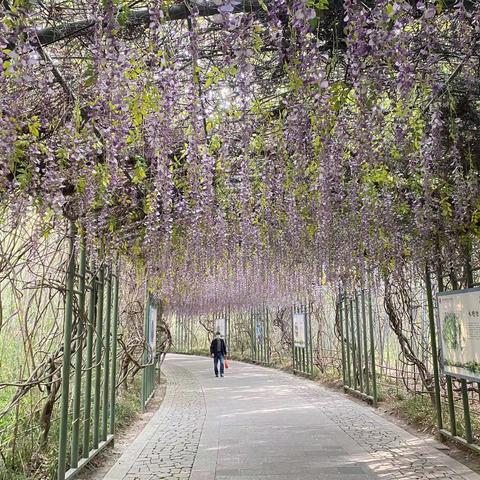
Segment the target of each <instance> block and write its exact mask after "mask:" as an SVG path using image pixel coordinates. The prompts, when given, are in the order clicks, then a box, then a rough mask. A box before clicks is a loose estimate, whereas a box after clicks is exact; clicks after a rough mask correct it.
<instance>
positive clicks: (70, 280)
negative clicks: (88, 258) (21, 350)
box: [57, 223, 75, 480]
mask: <svg viewBox="0 0 480 480" xmlns="http://www.w3.org/2000/svg"><path fill="white" fill-rule="evenodd" d="M66 283H67V285H66V286H67V295H66V300H65V324H64V327H63V365H62V397H61V407H60V436H59V451H58V470H57V478H58V480H64V479H65V470H66V459H67V433H68V404H69V390H70V361H71V349H72V324H73V296H74V283H75V227H74V225H73V223H71V224H70V231H69V252H68V273H67V278H66Z"/></svg>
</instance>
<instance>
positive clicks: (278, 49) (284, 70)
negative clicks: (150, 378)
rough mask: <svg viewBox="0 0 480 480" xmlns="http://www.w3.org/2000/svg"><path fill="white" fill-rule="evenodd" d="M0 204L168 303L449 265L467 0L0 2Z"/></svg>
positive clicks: (466, 161) (221, 301)
mask: <svg viewBox="0 0 480 480" xmlns="http://www.w3.org/2000/svg"><path fill="white" fill-rule="evenodd" d="M2 8H3V11H2V15H1V16H0V91H1V95H0V160H1V162H0V175H1V178H0V194H1V196H2V201H4V202H7V201H8V202H10V203H11V204H12V208H15V209H16V210H17V211H18V213H19V215H21V213H22V211H25V210H26V207H27V206H28V208H35V209H37V210H38V213H39V219H40V220H39V221H41V222H44V223H48V222H51V221H52V218H55V217H56V216H57V215H62V216H66V217H67V218H69V219H71V220H72V221H75V222H76V223H77V226H78V228H79V229H81V230H82V231H83V232H85V235H86V237H87V240H88V242H90V243H91V244H95V243H98V242H100V241H101V242H104V243H105V245H107V250H108V251H109V252H114V251H119V252H121V253H122V254H123V255H125V256H128V257H130V258H132V257H133V258H135V259H137V261H139V262H141V264H143V265H145V266H146V268H147V271H148V272H149V275H150V277H151V279H152V284H153V285H154V288H155V289H156V290H157V291H158V292H159V294H160V295H161V296H162V297H163V298H164V299H165V300H166V301H167V302H168V303H170V304H171V305H172V306H174V307H175V306H176V307H177V308H179V309H186V310H189V311H196V312H208V311H212V310H214V309H219V308H222V307H224V306H225V305H227V304H228V305H239V306H241V305H242V304H246V303H248V302H251V301H252V299H255V301H258V302H260V301H270V302H277V301H284V300H288V299H292V298H295V297H296V296H297V295H303V294H305V292H307V291H309V290H310V289H311V288H312V287H313V286H315V285H319V284H322V283H326V282H329V283H332V284H336V282H338V281H342V282H356V281H366V279H367V277H368V276H369V275H370V274H372V273H375V272H380V273H382V272H383V273H385V272H388V271H390V270H392V269H395V268H396V266H398V265H402V264H405V263H412V264H418V265H424V264H425V262H434V261H436V259H438V258H440V257H443V258H453V257H454V256H455V255H457V252H458V251H460V250H461V249H462V246H463V245H464V244H465V243H466V242H467V241H470V239H471V238H472V237H475V236H476V235H477V233H478V228H479V219H480V203H479V200H480V196H479V179H478V173H479V166H480V156H479V155H480V138H479V131H478V129H479V125H480V122H479V120H480V90H479V87H480V83H479V82H480V80H479V79H480V76H479V67H480V64H479V52H480V48H479V46H480V45H479V40H480V23H479V22H480V5H479V2H476V1H464V2H461V1H458V2H457V1H450V0H443V1H442V0H439V1H418V2H417V1H407V0H400V1H393V0H391V1H386V0H381V1H366V2H365V1H364V2H361V1H357V0H343V1H341V0H293V1H286V0H252V1H246V0H245V1H242V0H212V1H205V0H198V1H195V0H186V1H185V2H183V3H171V2H158V1H151V2H142V1H140V2H137V1H133V0H132V1H126V0H115V1H114V0H104V1H98V0H79V1H75V2H71V1H66V0H64V1H62V0H50V1H48V0H47V1H41V2H40V1H36V2H33V1H29V0H3V4H2Z"/></svg>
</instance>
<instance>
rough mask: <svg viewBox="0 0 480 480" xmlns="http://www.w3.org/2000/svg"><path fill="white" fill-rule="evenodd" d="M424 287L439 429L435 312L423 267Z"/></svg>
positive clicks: (427, 272)
mask: <svg viewBox="0 0 480 480" xmlns="http://www.w3.org/2000/svg"><path fill="white" fill-rule="evenodd" d="M425 287H426V290H427V304H428V319H429V326H430V343H431V345H432V364H433V378H434V384H435V408H436V411H437V425H438V428H439V429H440V430H441V429H442V428H443V418H442V404H441V398H440V376H439V371H438V350H437V335H436V329H435V312H434V310H433V293H432V279H431V277H430V270H429V269H428V267H425Z"/></svg>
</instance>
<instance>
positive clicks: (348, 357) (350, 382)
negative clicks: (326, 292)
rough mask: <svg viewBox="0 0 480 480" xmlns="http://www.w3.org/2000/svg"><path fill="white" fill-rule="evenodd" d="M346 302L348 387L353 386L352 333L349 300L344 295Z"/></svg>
mask: <svg viewBox="0 0 480 480" xmlns="http://www.w3.org/2000/svg"><path fill="white" fill-rule="evenodd" d="M343 300H344V302H345V344H346V345H345V346H346V350H347V373H348V386H349V387H351V386H352V369H351V366H350V333H349V322H350V319H349V316H348V298H347V296H346V295H344V299H343Z"/></svg>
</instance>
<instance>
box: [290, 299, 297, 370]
mask: <svg viewBox="0 0 480 480" xmlns="http://www.w3.org/2000/svg"><path fill="white" fill-rule="evenodd" d="M294 314H295V305H293V306H292V312H291V317H290V322H291V327H292V370H293V371H294V372H295V370H296V369H297V365H296V353H297V352H296V351H295V350H296V348H295V333H294V332H295V329H294V326H293V315H294Z"/></svg>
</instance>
